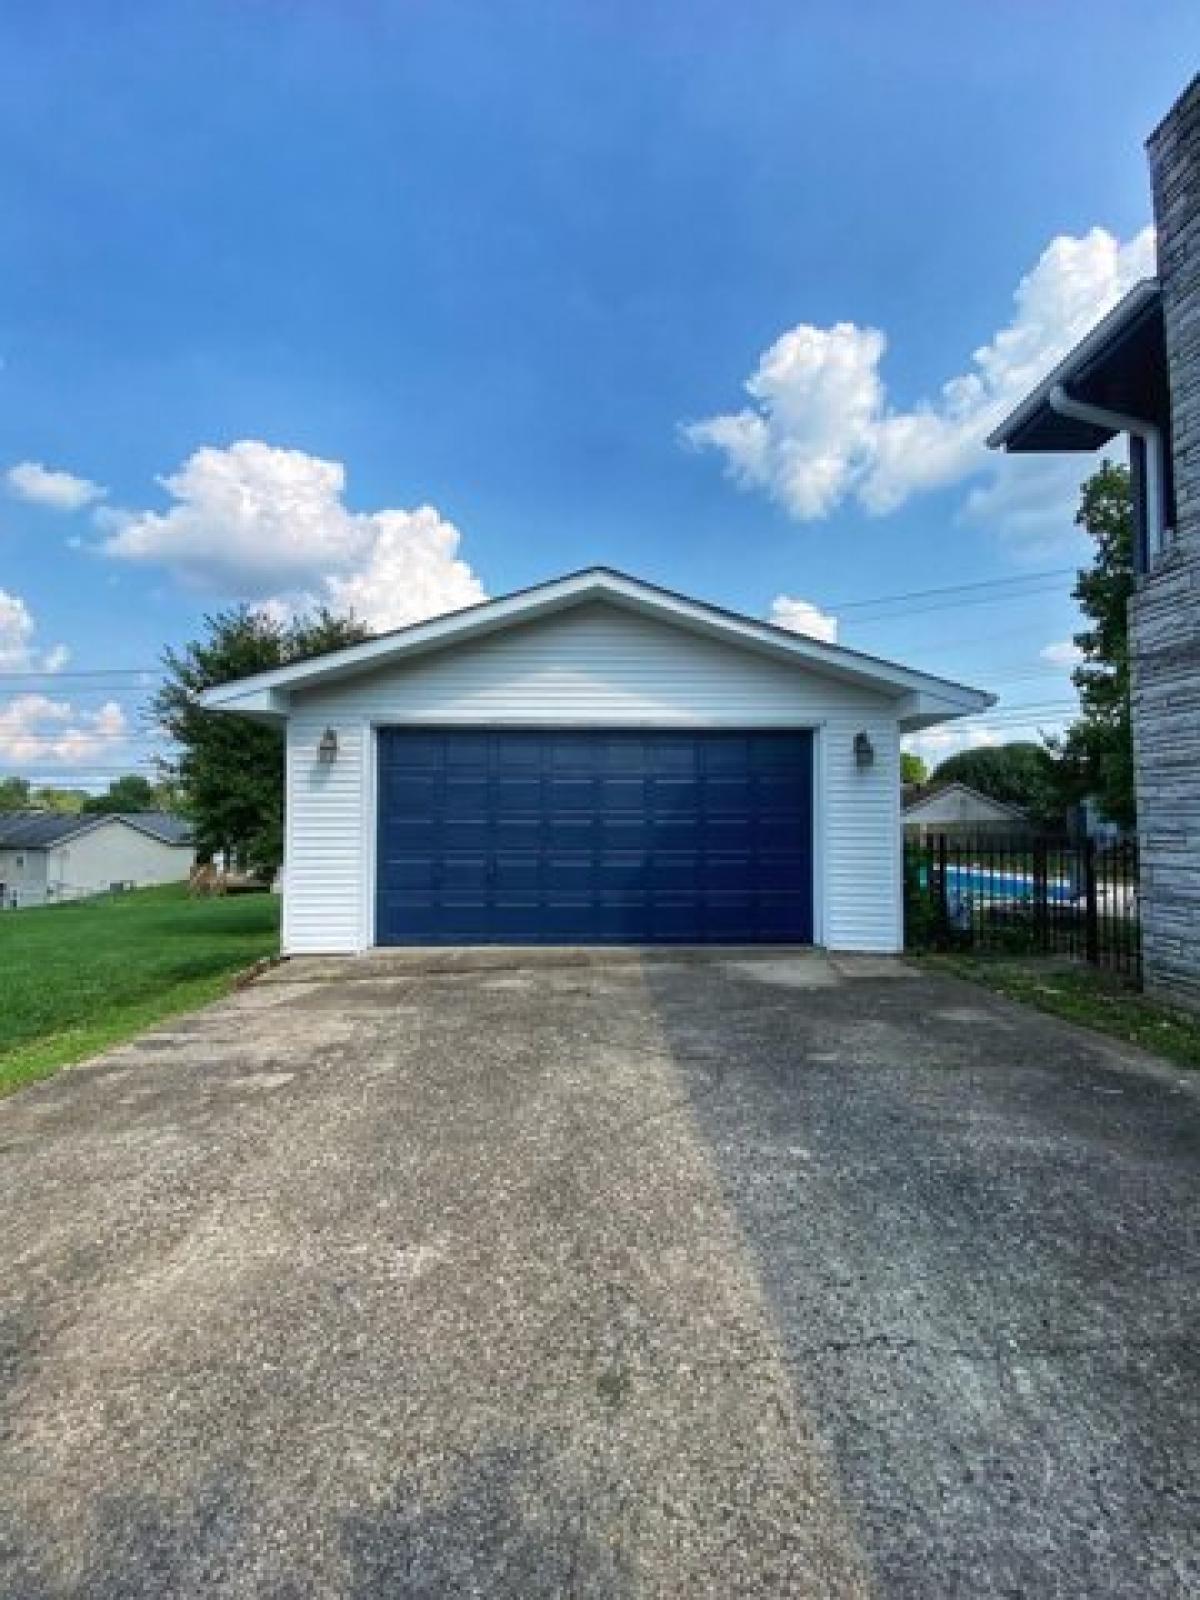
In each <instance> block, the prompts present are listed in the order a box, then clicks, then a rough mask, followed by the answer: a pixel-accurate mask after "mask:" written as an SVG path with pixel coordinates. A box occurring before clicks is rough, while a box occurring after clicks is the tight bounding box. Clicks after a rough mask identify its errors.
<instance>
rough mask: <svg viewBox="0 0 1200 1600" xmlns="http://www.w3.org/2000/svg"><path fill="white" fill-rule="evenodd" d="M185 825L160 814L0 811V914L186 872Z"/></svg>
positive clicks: (190, 853) (190, 856)
mask: <svg viewBox="0 0 1200 1600" xmlns="http://www.w3.org/2000/svg"><path fill="white" fill-rule="evenodd" d="M194 860H195V851H194V850H193V848H192V834H191V827H190V825H189V824H188V823H186V822H183V821H182V820H181V819H180V818H179V817H172V816H168V815H167V814H166V813H165V812H159V811H128V812H96V813H87V814H83V815H78V816H69V815H66V814H64V813H62V812H55V811H0V908H3V909H5V910H12V909H14V908H20V907H22V906H33V905H43V904H44V903H45V902H46V901H55V900H75V899H78V898H79V897H80V896H82V895H89V894H99V893H100V892H101V891H103V890H105V889H111V888H113V887H115V886H117V885H119V886H121V887H122V888H125V887H129V886H133V887H135V888H140V887H144V886H146V885H148V884H153V883H174V882H176V881H178V880H179V879H183V878H186V877H187V876H188V874H189V872H190V871H191V869H192V863H193V861H194Z"/></svg>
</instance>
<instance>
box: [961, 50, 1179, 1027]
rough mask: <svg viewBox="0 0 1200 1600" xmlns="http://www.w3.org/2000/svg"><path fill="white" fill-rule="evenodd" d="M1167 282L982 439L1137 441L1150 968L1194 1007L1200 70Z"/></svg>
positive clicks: (1140, 780)
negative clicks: (1120, 437) (1119, 438)
mask: <svg viewBox="0 0 1200 1600" xmlns="http://www.w3.org/2000/svg"><path fill="white" fill-rule="evenodd" d="M1147 151H1148V155H1149V162H1150V178H1151V187H1152V191H1153V197H1154V221H1155V229H1156V234H1157V248H1158V263H1157V264H1158V275H1157V277H1155V278H1152V279H1148V280H1147V281H1145V282H1143V283H1140V284H1138V285H1136V287H1135V288H1133V289H1132V290H1131V291H1130V293H1129V294H1127V295H1126V297H1125V298H1124V300H1122V301H1121V302H1120V304H1119V305H1117V306H1116V307H1115V308H1114V310H1113V311H1111V312H1110V313H1109V314H1108V316H1107V317H1105V318H1104V319H1103V320H1102V321H1101V322H1100V323H1099V324H1098V325H1097V326H1096V327H1095V328H1093V329H1092V331H1091V332H1090V333H1089V334H1088V335H1087V336H1086V337H1085V338H1084V339H1082V340H1081V341H1080V342H1079V344H1078V345H1076V347H1075V348H1074V350H1072V351H1071V352H1070V353H1069V354H1068V355H1067V356H1066V357H1065V358H1064V359H1063V360H1062V361H1061V362H1060V363H1059V365H1058V366H1057V367H1056V368H1055V369H1054V371H1053V372H1051V373H1050V374H1048V376H1047V377H1046V378H1044V379H1043V381H1042V382H1041V383H1040V384H1039V385H1038V386H1037V388H1036V389H1034V390H1033V392H1032V393H1031V394H1030V395H1028V396H1027V397H1026V399H1025V400H1024V401H1023V402H1022V403H1021V405H1020V406H1018V407H1017V409H1016V410H1015V411H1014V412H1013V413H1012V415H1011V416H1010V417H1008V418H1007V420H1006V421H1005V422H1003V423H1002V424H1001V425H1000V427H999V428H997V429H996V431H995V432H994V433H993V434H992V436H991V438H990V439H989V440H988V443H989V444H990V445H992V446H993V447H994V448H1003V449H1005V450H1008V451H1013V452H1052V451H1082V450H1097V449H1099V448H1101V447H1103V446H1105V445H1107V444H1108V443H1109V442H1110V441H1111V440H1112V439H1114V438H1116V436H1117V435H1118V434H1124V435H1125V436H1126V437H1127V439H1128V442H1129V463H1130V471H1131V477H1132V481H1133V486H1134V512H1135V519H1136V521H1135V526H1136V539H1135V566H1136V569H1137V589H1136V593H1135V594H1134V596H1133V599H1132V601H1131V603H1130V610H1129V646H1130V675H1131V683H1132V720H1133V744H1134V768H1135V775H1136V785H1137V811H1138V838H1139V842H1140V847H1141V896H1142V941H1143V966H1144V973H1145V980H1146V984H1147V987H1148V988H1151V989H1155V990H1159V991H1162V992H1163V993H1164V994H1165V995H1168V996H1170V997H1171V998H1174V999H1177V1000H1179V1001H1182V1002H1184V1003H1187V1004H1189V1005H1191V1006H1193V1007H1196V1008H1198V1009H1200V76H1197V77H1196V78H1194V79H1193V80H1192V82H1191V84H1190V85H1189V86H1188V88H1187V89H1185V91H1184V92H1183V94H1182V95H1181V96H1180V97H1179V99H1178V100H1177V101H1176V103H1175V105H1174V106H1172V108H1171V110H1170V111H1169V112H1168V113H1167V115H1166V117H1165V118H1164V119H1163V121H1162V122H1161V123H1160V124H1159V126H1158V127H1157V128H1156V129H1155V130H1154V132H1153V133H1152V134H1151V136H1150V139H1149V141H1148V144H1147Z"/></svg>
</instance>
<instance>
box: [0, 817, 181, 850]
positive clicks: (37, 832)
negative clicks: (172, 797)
mask: <svg viewBox="0 0 1200 1600" xmlns="http://www.w3.org/2000/svg"><path fill="white" fill-rule="evenodd" d="M114 819H116V820H118V821H121V822H125V823H128V825H129V826H130V827H131V828H137V829H138V830H139V832H141V833H147V834H149V835H150V836H151V838H154V839H160V840H161V841H162V842H163V844H179V845H183V844H190V843H191V838H192V825H191V823H190V822H186V821H185V820H184V819H183V818H182V817H175V816H172V815H171V814H170V813H169V812H166V811H89V812H79V813H70V812H65V811H35V810H27V811H0V849H6V850H52V849H53V848H54V847H55V846H56V845H59V844H62V843H64V841H66V840H67V839H73V838H75V837H76V836H77V835H79V834H82V833H90V832H91V830H92V829H93V828H98V827H100V826H102V825H103V824H104V823H106V822H112V821H113V820H114Z"/></svg>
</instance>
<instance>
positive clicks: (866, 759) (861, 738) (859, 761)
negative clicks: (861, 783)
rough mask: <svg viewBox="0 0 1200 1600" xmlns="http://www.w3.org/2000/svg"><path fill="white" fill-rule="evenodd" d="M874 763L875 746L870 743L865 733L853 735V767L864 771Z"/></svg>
mask: <svg viewBox="0 0 1200 1600" xmlns="http://www.w3.org/2000/svg"><path fill="white" fill-rule="evenodd" d="M874 761H875V746H874V745H873V744H872V743H871V740H870V738H869V737H868V735H867V734H866V733H865V732H863V733H856V734H855V735H854V763H855V765H856V766H857V767H859V768H861V769H862V770H864V771H865V770H866V768H867V767H869V766H872V765H873V764H874Z"/></svg>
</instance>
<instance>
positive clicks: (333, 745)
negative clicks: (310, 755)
mask: <svg viewBox="0 0 1200 1600" xmlns="http://www.w3.org/2000/svg"><path fill="white" fill-rule="evenodd" d="M317 760H318V761H319V762H320V763H321V765H322V766H325V767H331V766H332V765H333V763H334V762H335V761H336V760H337V733H336V731H335V730H334V729H333V728H326V729H325V732H324V733H323V734H322V735H321V739H320V742H319V744H318V745H317Z"/></svg>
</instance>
